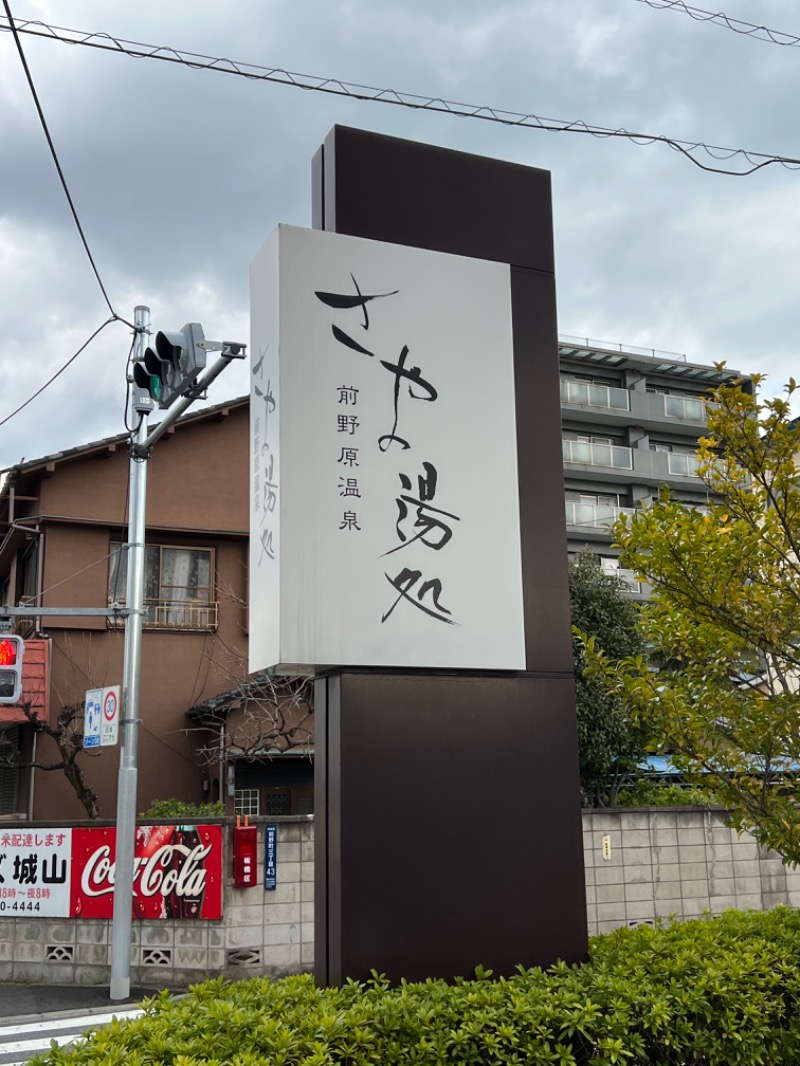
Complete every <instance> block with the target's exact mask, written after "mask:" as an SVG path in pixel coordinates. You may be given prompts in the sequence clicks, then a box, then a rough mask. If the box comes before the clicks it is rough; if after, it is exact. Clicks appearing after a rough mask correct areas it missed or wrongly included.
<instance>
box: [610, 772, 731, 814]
mask: <svg viewBox="0 0 800 1066" xmlns="http://www.w3.org/2000/svg"><path fill="white" fill-rule="evenodd" d="M714 803H715V799H714V796H713V795H709V794H708V793H706V792H701V791H700V789H699V788H693V787H692V786H690V785H677V784H666V783H664V782H663V781H646V780H644V779H642V778H639V780H638V781H637V782H636V784H634V785H632V786H631V787H629V788H623V789H621V790H620V793H619V795H618V797H617V806H618V807H710V806H712V805H714Z"/></svg>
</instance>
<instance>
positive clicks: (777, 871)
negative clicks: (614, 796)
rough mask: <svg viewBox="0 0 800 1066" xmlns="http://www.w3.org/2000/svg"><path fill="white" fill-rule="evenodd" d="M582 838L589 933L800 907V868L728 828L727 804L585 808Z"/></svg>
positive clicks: (745, 835)
mask: <svg viewBox="0 0 800 1066" xmlns="http://www.w3.org/2000/svg"><path fill="white" fill-rule="evenodd" d="M583 841H584V849H583V850H584V860H585V866H586V899H587V912H588V919H589V933H590V935H594V934H595V933H605V932H608V931H609V930H610V929H616V928H617V927H619V926H621V925H639V924H641V923H642V922H650V923H652V922H653V921H654V920H655V919H656V918H658V917H664V918H666V917H669V916H671V915H675V916H677V917H681V918H693V917H697V915H699V914H701V913H702V912H703V911H711V912H712V913H714V914H719V913H721V912H722V911H724V910H726V909H728V908H730V907H736V908H737V909H739V910H769V909H770V908H771V907H775V906H777V905H778V904H783V905H784V906H788V907H797V906H800V870H792V869H790V868H788V867H786V866H784V865H783V863H782V862H781V858H780V856H779V855H778V854H776V853H775V852H772V851H768V850H767V849H766V848H762V847H760V846H759V845H758V843H757V842H756V841H755V840H754V838H753V837H752V836H751V835H750V834H749V833H744V834H742V835H741V836H740V835H739V834H738V833H736V832H735V831H734V830H732V829H729V828H728V826H727V825H726V824H725V812H724V811H722V810H706V809H703V808H672V809H666V808H657V807H654V808H647V809H641V810H608V811H600V810H597V811H584V812H583ZM604 842H605V847H604Z"/></svg>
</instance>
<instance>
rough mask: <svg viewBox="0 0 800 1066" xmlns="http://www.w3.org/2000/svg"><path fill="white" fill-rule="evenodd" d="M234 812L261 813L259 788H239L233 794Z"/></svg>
mask: <svg viewBox="0 0 800 1066" xmlns="http://www.w3.org/2000/svg"><path fill="white" fill-rule="evenodd" d="M233 812H234V814H250V815H257V814H259V813H260V812H259V809H258V789H257V788H237V789H236V791H235V792H234V794H233Z"/></svg>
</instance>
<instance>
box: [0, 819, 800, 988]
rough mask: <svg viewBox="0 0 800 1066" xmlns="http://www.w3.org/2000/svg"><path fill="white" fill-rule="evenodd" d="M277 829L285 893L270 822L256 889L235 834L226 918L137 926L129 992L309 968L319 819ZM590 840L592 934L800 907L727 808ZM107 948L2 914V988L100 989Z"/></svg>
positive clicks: (592, 824)
mask: <svg viewBox="0 0 800 1066" xmlns="http://www.w3.org/2000/svg"><path fill="white" fill-rule="evenodd" d="M255 821H257V822H259V823H263V822H264V821H266V819H255ZM270 821H271V822H275V823H276V824H277V825H278V866H277V888H276V889H275V890H274V891H270V892H266V891H265V890H264V881H263V873H264V829H263V824H259V884H258V885H257V886H255V887H253V888H249V889H236V888H234V887H233V884H232V877H231V872H230V871H231V860H230V854H231V852H230V832H229V830H230V826H228V827H227V829H228V831H226V834H225V836H226V843H225V856H224V864H225V865H224V869H225V871H226V883H225V888H224V898H223V917H222V919H220V920H219V921H175V920H166V921H135V922H134V923H133V928H132V937H133V943H132V949H131V981H132V983H133V984H136V985H142V986H145V987H150V988H156V987H172V988H180V987H185V986H187V985H189V984H194V983H196V982H198V981H203V980H206V979H207V978H210V977H217V976H220V975H222V976H225V977H228V978H232V979H242V978H246V977H254V976H257V975H259V976H260V975H267V976H275V977H278V976H283V975H285V974H289V973H298V972H301V971H307V970H311V969H312V967H313V962H314V824H313V818H311V817H301V818H274V819H270ZM533 828H535V827H532V829H533ZM583 832H584V856H585V863H586V895H587V914H588V920H589V932H590V934H592V935H594V934H595V933H604V932H608V931H609V930H611V929H616V928H617V927H619V926H622V925H639V924H641V923H642V922H653V921H655V919H656V918H657V917H665V918H668V917H670V916H672V915H675V916H678V917H684V918H690V917H695V916H697V915H698V914H700V913H702V911H704V910H710V911H712V912H713V913H720V912H721V911H723V910H725V909H726V908H728V907H737V908H740V909H748V908H750V909H755V910H767V909H769V908H771V907H774V906H776V905H778V904H784V905H786V906H790V907H800V870H791V869H789V868H787V867H785V866H784V865H783V863H782V862H781V860H780V856H778V855H776V854H775V853H774V852H769V851H767V850H765V849H763V848H760V847H759V846H758V844H757V843H756V841H755V840H754V839H753V838H752V837H751V836H750V835H749V834H743V835H742V836H741V837H740V836H739V835H738V834H737V833H735V832H734V831H733V830H731V829H729V828H728V827H727V826H726V825H725V815H724V812H723V811H721V810H704V809H699V808H673V809H666V808H649V809H641V810H608V811H584V812H583ZM110 944H111V922H110V921H92V920H89V919H79V918H60V919H50V920H48V919H34V918H10V917H0V980H14V981H31V982H38V983H50V984H72V983H75V984H102V983H105V982H107V981H108V979H109V975H110V964H111V948H110Z"/></svg>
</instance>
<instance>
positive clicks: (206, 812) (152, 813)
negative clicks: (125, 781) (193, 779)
mask: <svg viewBox="0 0 800 1066" xmlns="http://www.w3.org/2000/svg"><path fill="white" fill-rule="evenodd" d="M224 814H225V804H224V803H221V802H220V803H186V802H185V801H184V800H178V799H166V800H153V801H152V803H151V804H150V806H149V807H148V808H147V810H146V811H144V812H143V813H142V814H141V815H140V816H139V817H140V818H180V819H182V820H183V821H186V820H189V821H191V820H192V819H193V818H221V817H222V816H223V815H224Z"/></svg>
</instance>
